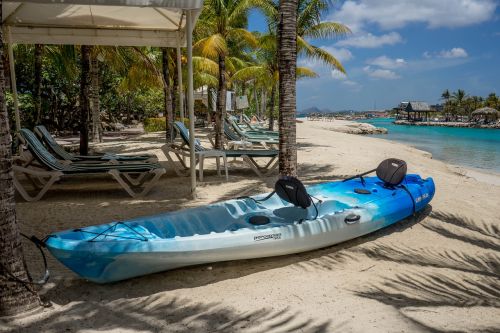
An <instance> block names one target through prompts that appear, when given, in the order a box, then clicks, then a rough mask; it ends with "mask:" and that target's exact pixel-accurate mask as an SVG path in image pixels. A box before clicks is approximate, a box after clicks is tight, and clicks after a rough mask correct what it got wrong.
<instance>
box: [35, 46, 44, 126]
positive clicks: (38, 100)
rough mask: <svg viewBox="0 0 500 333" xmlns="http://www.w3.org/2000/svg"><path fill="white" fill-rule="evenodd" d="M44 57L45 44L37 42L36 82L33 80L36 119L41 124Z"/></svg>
mask: <svg viewBox="0 0 500 333" xmlns="http://www.w3.org/2000/svg"><path fill="white" fill-rule="evenodd" d="M42 57H43V45H42V44H35V69H34V73H33V74H34V76H35V78H34V82H33V90H34V92H33V99H34V104H35V114H36V117H35V121H36V124H37V125H38V124H40V121H41V118H42Z"/></svg>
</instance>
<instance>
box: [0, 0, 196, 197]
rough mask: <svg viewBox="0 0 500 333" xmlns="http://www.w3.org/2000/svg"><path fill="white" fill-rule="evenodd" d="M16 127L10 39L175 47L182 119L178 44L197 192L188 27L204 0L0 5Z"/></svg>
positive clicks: (56, 0)
mask: <svg viewBox="0 0 500 333" xmlns="http://www.w3.org/2000/svg"><path fill="white" fill-rule="evenodd" d="M2 7H3V8H2V14H3V17H2V28H3V29H4V35H5V36H6V37H7V43H8V54H9V65H10V75H11V83H12V93H13V99H14V110H15V121H16V129H17V130H18V131H19V130H20V128H21V121H20V116H19V102H18V96H17V87H16V74H15V66H14V54H13V50H12V44H13V43H19V44H77V45H108V46H157V47H175V48H176V49H177V70H178V77H179V95H180V98H179V107H180V112H181V118H182V119H184V105H183V103H184V101H183V97H182V96H183V92H182V68H181V66H182V64H181V49H180V48H181V47H183V46H186V47H187V69H188V87H187V96H186V97H187V110H188V117H189V120H190V122H189V124H190V125H189V132H190V133H189V134H190V135H189V138H190V141H191V144H190V146H191V151H190V169H191V193H192V194H193V195H195V191H196V169H195V151H194V147H195V144H194V141H195V135H194V121H192V120H193V119H194V99H193V98H194V96H193V52H192V45H193V39H192V38H193V35H192V32H193V28H194V25H195V23H196V20H197V18H198V16H199V14H200V12H201V9H202V8H203V0H8V1H3V4H2Z"/></svg>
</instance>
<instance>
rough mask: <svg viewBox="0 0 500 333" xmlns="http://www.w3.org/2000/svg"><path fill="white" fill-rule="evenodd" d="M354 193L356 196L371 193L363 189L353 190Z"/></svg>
mask: <svg viewBox="0 0 500 333" xmlns="http://www.w3.org/2000/svg"><path fill="white" fill-rule="evenodd" d="M354 192H355V193H357V194H371V193H372V192H371V191H370V190H367V189H365V188H355V189H354Z"/></svg>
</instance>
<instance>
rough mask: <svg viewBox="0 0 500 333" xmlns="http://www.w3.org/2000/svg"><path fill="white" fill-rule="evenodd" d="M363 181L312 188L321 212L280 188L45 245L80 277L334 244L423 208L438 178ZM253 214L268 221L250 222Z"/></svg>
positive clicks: (75, 233)
mask: <svg viewBox="0 0 500 333" xmlns="http://www.w3.org/2000/svg"><path fill="white" fill-rule="evenodd" d="M362 180H363V179H352V180H349V181H346V182H340V181H337V182H328V183H322V184H318V185H313V186H309V187H307V192H308V193H309V194H310V195H311V196H313V198H315V202H316V203H315V206H316V207H317V210H318V213H317V214H316V209H315V207H313V205H311V206H310V207H309V208H307V209H303V208H300V207H295V206H293V205H291V204H290V203H288V202H286V201H284V200H282V199H281V198H280V197H278V196H276V195H275V196H272V197H271V198H270V199H269V200H266V201H263V202H256V201H255V200H251V199H249V198H243V199H235V200H228V201H223V202H219V203H215V204H211V205H208V206H203V207H198V208H191V209H186V210H181V211H176V212H169V213H164V214H159V215H155V216H150V217H141V218H136V219H132V220H127V221H117V222H113V223H109V224H103V225H98V226H90V227H84V228H80V229H75V230H67V231H62V232H58V233H54V234H52V235H49V237H48V238H47V240H46V246H47V248H48V249H49V251H50V252H51V253H52V254H53V255H54V256H55V257H56V258H57V259H58V260H59V261H60V262H61V263H63V264H64V265H65V266H66V267H68V268H69V269H71V270H72V271H74V272H75V273H77V274H78V275H80V276H81V277H83V278H85V279H88V280H91V281H94V282H97V283H107V282H113V281H119V280H124V279H128V278H132V277H136V276H140V275H145V274H150V273H155V272H161V271H165V270H169V269H173V268H177V267H183V266H189V265H197V264H203V263H210V262H217V261H226V260H237V259H249V258H261V257H270V256H279V255H285V254H290V253H298V252H303V251H309V250H313V249H318V248H322V247H327V246H330V245H333V244H337V243H341V242H344V241H347V240H349V239H353V238H356V237H359V236H362V235H365V234H368V233H371V232H374V231H376V230H378V229H381V228H384V227H387V226H389V225H391V224H393V223H396V222H398V221H400V220H402V219H404V218H406V217H408V216H410V215H412V214H413V213H414V212H418V211H420V210H422V209H424V207H425V206H426V205H427V204H428V203H429V202H430V201H431V200H432V197H433V196H434V191H435V188H434V182H433V180H432V178H427V179H422V178H421V177H420V176H418V175H406V176H405V178H404V180H403V182H402V184H403V185H404V187H406V190H405V189H404V188H403V187H395V188H387V187H385V186H384V183H383V182H382V181H381V180H380V179H379V178H377V177H367V178H364V183H363V182H362ZM360 188H361V189H364V191H360V190H359V189H360ZM410 193H411V196H410ZM264 197H265V195H258V196H255V197H253V198H254V199H257V200H259V199H262V198H264ZM319 200H321V202H320V201H319ZM316 215H317V216H316ZM254 216H260V217H264V220H266V221H267V223H266V224H262V225H256V224H254V223H250V218H252V217H254ZM254 221H255V220H254Z"/></svg>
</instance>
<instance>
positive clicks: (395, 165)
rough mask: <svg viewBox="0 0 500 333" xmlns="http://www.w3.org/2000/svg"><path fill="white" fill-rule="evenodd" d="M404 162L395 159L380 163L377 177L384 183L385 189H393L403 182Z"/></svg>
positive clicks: (405, 167)
mask: <svg viewBox="0 0 500 333" xmlns="http://www.w3.org/2000/svg"><path fill="white" fill-rule="evenodd" d="M406 171H407V166H406V162H405V161H403V160H399V159H397V158H388V159H386V160H384V161H382V162H381V163H380V164H379V165H378V167H377V169H376V173H377V177H378V178H380V180H382V181H383V182H384V186H385V187H394V186H397V185H399V184H401V183H402V182H403V180H404V179H405V176H406Z"/></svg>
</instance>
